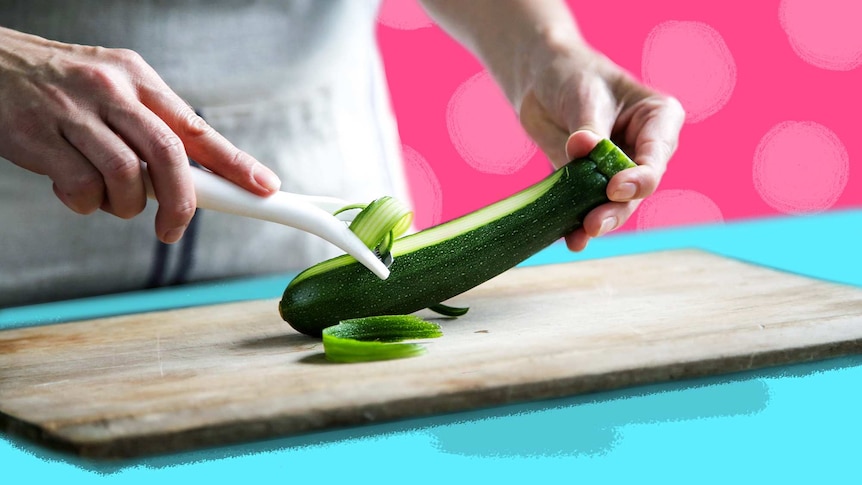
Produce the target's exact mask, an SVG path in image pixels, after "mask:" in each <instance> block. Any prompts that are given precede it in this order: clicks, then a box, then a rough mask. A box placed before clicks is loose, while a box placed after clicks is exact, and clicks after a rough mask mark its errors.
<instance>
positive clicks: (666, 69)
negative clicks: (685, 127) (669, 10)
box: [642, 21, 736, 123]
mask: <svg viewBox="0 0 862 485" xmlns="http://www.w3.org/2000/svg"><path fill="white" fill-rule="evenodd" d="M642 71H643V72H642V74H643V79H644V82H646V83H647V84H649V85H650V86H653V87H655V88H656V89H658V90H659V91H663V92H665V93H668V94H670V95H672V96H674V97H676V98H677V99H678V100H679V101H680V103H682V106H683V108H685V111H686V122H688V123H697V122H698V121H702V120H704V119H706V118H708V117H709V116H712V115H713V114H715V113H716V112H717V111H718V110H720V109H721V108H722V107H723V106H724V105H725V104H727V101H728V100H729V99H730V95H731V93H733V88H734V87H735V86H736V62H735V61H734V60H733V55H732V54H731V53H730V49H728V48H727V44H725V42H724V39H723V38H722V37H721V34H719V33H718V31H716V30H715V29H714V28H712V27H711V26H709V25H707V24H705V23H702V22H689V21H686V22H680V21H668V22H664V23H661V24H659V25H657V26H656V27H655V28H653V29H652V31H651V32H650V33H649V35H648V36H647V39H646V41H645V42H644V48H643V63H642Z"/></svg>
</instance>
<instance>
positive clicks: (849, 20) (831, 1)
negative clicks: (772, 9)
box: [779, 0, 862, 71]
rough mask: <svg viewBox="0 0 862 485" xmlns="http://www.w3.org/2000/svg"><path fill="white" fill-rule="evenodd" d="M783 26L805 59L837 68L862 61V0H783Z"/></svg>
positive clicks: (834, 69)
mask: <svg viewBox="0 0 862 485" xmlns="http://www.w3.org/2000/svg"><path fill="white" fill-rule="evenodd" d="M779 18H780V19H781V27H782V28H783V29H784V32H786V33H787V39H788V40H789V41H790V46H791V47H792V48H793V50H794V51H795V52H796V55H798V56H799V57H800V58H802V60H804V61H805V62H807V63H809V64H812V65H814V66H817V67H820V68H823V69H830V70H833V71H849V70H851V69H855V68H856V67H858V66H859V65H862V28H860V23H862V2H860V1H859V0H783V1H782V2H781V7H779Z"/></svg>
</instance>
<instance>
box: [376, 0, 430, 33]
mask: <svg viewBox="0 0 862 485" xmlns="http://www.w3.org/2000/svg"><path fill="white" fill-rule="evenodd" d="M377 20H378V21H380V23H381V24H383V25H385V26H387V27H392V28H393V29H401V30H416V29H421V28H424V27H431V26H432V25H434V21H433V20H431V17H429V16H428V15H427V14H426V13H425V10H424V9H423V8H422V6H421V5H419V2H418V1H416V0H383V3H382V4H381V5H380V11H379V12H378V13H377Z"/></svg>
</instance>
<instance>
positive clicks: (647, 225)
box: [637, 189, 724, 229]
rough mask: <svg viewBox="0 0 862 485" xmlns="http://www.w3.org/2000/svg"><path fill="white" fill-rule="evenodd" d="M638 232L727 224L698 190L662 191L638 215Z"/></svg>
mask: <svg viewBox="0 0 862 485" xmlns="http://www.w3.org/2000/svg"><path fill="white" fill-rule="evenodd" d="M637 214H638V219H637V224H638V229H653V228H657V227H669V226H687V225H692V224H706V223H712V222H723V221H724V217H723V216H722V214H721V209H719V208H718V206H717V205H716V204H715V202H713V200H712V199H710V198H709V197H707V196H705V195H703V194H701V193H700V192H697V191H695V190H683V189H668V190H659V191H658V192H656V193H654V194H653V195H652V196H650V197H647V198H646V199H645V200H644V201H643V202H642V203H641V205H640V207H639V208H638V211H637Z"/></svg>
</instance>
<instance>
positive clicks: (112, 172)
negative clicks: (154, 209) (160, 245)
mask: <svg viewBox="0 0 862 485" xmlns="http://www.w3.org/2000/svg"><path fill="white" fill-rule="evenodd" d="M63 136H64V138H66V140H68V142H69V143H70V144H72V146H74V147H75V148H76V149H77V150H78V151H79V152H81V154H82V155H83V156H84V157H85V158H86V159H87V160H88V162H89V164H90V165H91V167H92V168H95V169H96V171H97V173H98V176H99V177H101V178H102V179H103V181H104V183H103V184H102V185H103V187H102V188H101V189H102V190H103V191H104V192H105V194H104V195H105V197H104V201H103V203H102V206H101V208H102V210H104V211H105V212H109V213H111V214H114V215H116V216H118V217H121V218H123V219H128V218H131V217H134V216H136V215H138V214H139V213H140V212H141V211H142V210H144V207H145V206H146V193H145V191H144V185H143V181H142V179H141V174H140V158H139V157H138V155H137V153H135V152H134V151H133V150H132V149H131V148H129V146H128V145H127V144H126V142H125V141H124V140H122V139H121V138H120V137H119V136H117V134H116V133H114V132H113V131H112V130H111V129H109V128H108V127H107V126H105V124H104V123H102V122H101V120H95V119H94V120H92V121H90V122H86V123H85V122H74V123H69V124H67V125H65V126H63ZM91 172H92V170H91Z"/></svg>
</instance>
